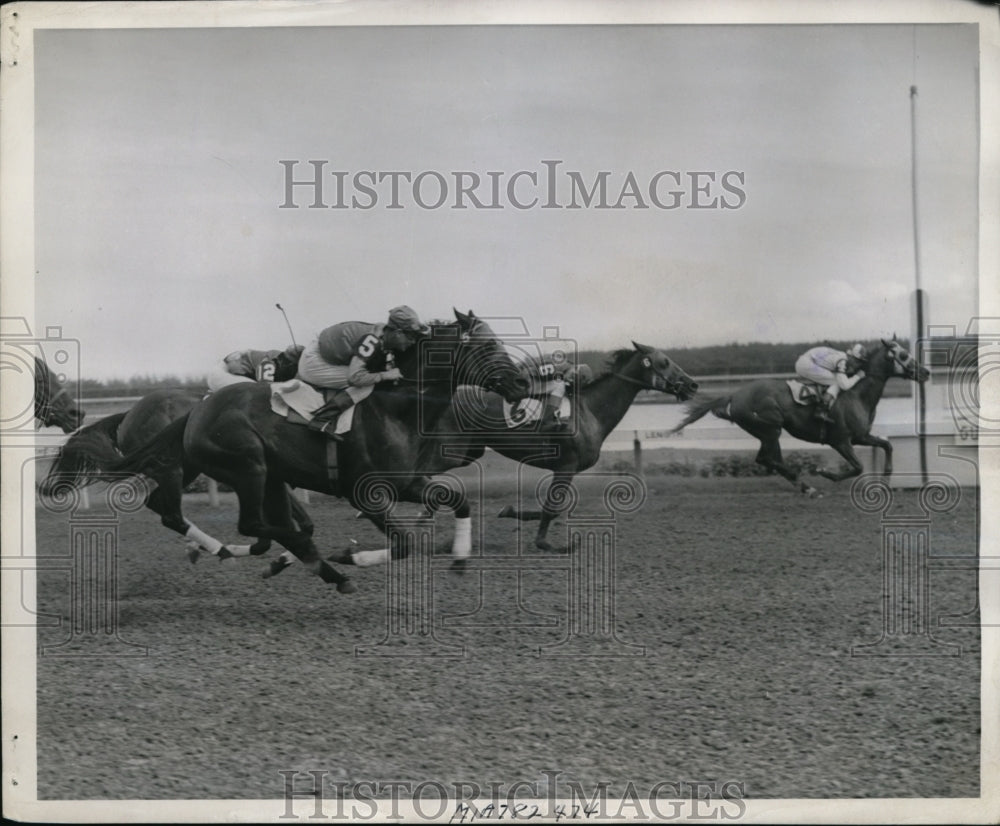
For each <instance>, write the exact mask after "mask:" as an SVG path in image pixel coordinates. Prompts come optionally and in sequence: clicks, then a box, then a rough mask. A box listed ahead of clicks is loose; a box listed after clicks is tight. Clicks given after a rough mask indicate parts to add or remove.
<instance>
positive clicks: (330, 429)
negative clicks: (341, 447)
mask: <svg viewBox="0 0 1000 826" xmlns="http://www.w3.org/2000/svg"><path fill="white" fill-rule="evenodd" d="M308 427H309V429H310V430H313V431H315V432H316V433H322V434H323V435H324V436H326V437H327V438H330V439H333V440H334V441H335V442H342V441H344V435H343V434H342V433H337V432H336V430H337V419H310V420H309V425H308Z"/></svg>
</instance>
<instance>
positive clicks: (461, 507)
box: [328, 476, 472, 572]
mask: <svg viewBox="0 0 1000 826" xmlns="http://www.w3.org/2000/svg"><path fill="white" fill-rule="evenodd" d="M396 495H397V498H398V500H399V501H404V502H416V503H420V504H422V505H424V507H425V508H427V509H428V510H429V511H430V512H432V513H433V512H436V511H437V510H438V509H441V508H445V509H448V510H451V511H453V512H454V514H455V537H454V539H453V541H452V547H451V555H452V566H451V567H452V570H454V571H456V572H462V571H463V570H464V568H465V565H466V564H467V561H468V558H469V556H470V555H471V553H472V515H471V510H472V509H471V508H470V506H469V502H468V498H467V497H466V495H465V490H464V488H463V487H461V486H459V487H458V488H455V487H451V486H449V485H446V484H444V483H443V482H438V481H433V480H430V479H428V478H427V477H423V476H421V477H417V478H415V479H413V480H412V481H411V482H410V483H408V484H407V485H405V486H403V487H399V488H397V489H396ZM355 505H356V506H359V507H360V508H361V515H362V516H364V517H365V518H366V519H368V520H369V521H370V522H371V523H372V524H373V525H375V527H377V528H378V529H379V530H381V531H382V532H383V533H384V534H385V535H386V538H387V540H388V543H387V547H386V548H380V549H377V550H371V551H356V550H353V549H345V550H344V551H342V552H340V553H339V554H335V555H333V556H330V557H328V559H330V560H331V561H335V562H350V563H351V564H354V565H361V566H369V565H380V564H384V563H386V562H388V561H389V560H390V559H402V558H403V557H405V556H409V555H410V553H412V552H413V551H414V550H415V538H414V536H413V534H412V531H411V530H410V529H409V526H407V527H406V528H404V527H403V526H402V524H401V523H400V522H399V521H398V520H393V519H392V518H391V517H389V516H387V511H386V510H385V509H379V510H370V509H367V508H366V507H365V506H364V503H355Z"/></svg>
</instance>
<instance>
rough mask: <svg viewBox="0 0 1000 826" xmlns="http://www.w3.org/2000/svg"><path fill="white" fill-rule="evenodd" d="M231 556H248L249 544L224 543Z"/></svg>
mask: <svg viewBox="0 0 1000 826" xmlns="http://www.w3.org/2000/svg"><path fill="white" fill-rule="evenodd" d="M226 547H227V548H229V552H230V553H231V554H232V555H233V556H250V546H249V545H226Z"/></svg>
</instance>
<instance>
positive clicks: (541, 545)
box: [535, 539, 553, 551]
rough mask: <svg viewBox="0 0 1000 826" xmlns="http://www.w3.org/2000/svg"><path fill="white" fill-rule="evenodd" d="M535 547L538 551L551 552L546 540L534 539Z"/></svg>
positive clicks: (550, 546) (550, 544)
mask: <svg viewBox="0 0 1000 826" xmlns="http://www.w3.org/2000/svg"><path fill="white" fill-rule="evenodd" d="M535 547H536V548H538V550H540V551H551V550H553V548H552V543H551V542H549V541H548V540H545V539H536V540H535Z"/></svg>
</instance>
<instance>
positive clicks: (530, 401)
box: [503, 396, 572, 428]
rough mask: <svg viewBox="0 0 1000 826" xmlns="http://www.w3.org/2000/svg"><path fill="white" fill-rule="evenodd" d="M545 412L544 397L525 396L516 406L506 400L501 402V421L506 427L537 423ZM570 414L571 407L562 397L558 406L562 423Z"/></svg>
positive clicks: (566, 398) (565, 398)
mask: <svg viewBox="0 0 1000 826" xmlns="http://www.w3.org/2000/svg"><path fill="white" fill-rule="evenodd" d="M543 410H545V397H544V396H542V397H541V398H539V397H538V396H526V397H525V398H523V399H521V401H519V402H517V403H516V404H511V403H510V402H509V401H507V400H506V399H505V400H504V402H503V419H504V422H505V423H506V425H507V427H510V428H514V427H522V426H524V425H526V424H531V423H533V422H537V421H538V420H539V419H541V418H542V411H543ZM571 412H572V405H571V404H570V401H569V398H568V397H566V396H563V398H562V402H561V403H560V405H559V415H560V416H561V417H562V418H563V421H565V420H566V419H568V418H569V416H570V413H571Z"/></svg>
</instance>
